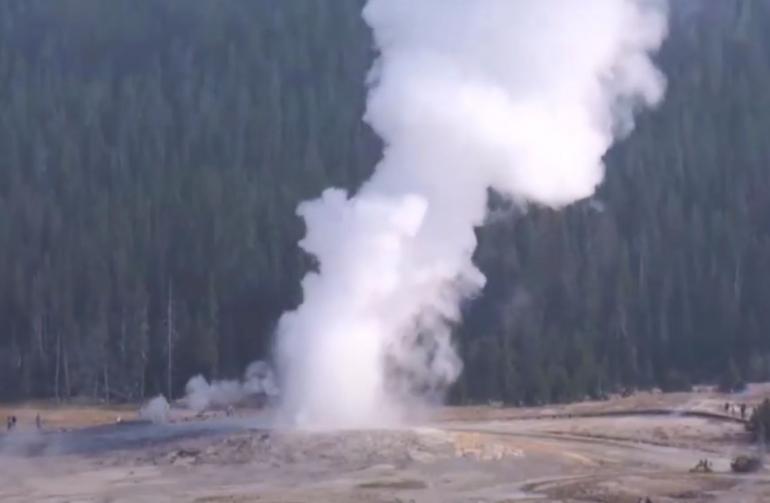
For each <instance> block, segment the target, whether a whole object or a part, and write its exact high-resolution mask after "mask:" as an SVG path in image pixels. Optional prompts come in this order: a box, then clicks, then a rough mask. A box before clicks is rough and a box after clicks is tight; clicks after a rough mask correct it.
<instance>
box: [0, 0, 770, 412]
mask: <svg viewBox="0 0 770 503" xmlns="http://www.w3.org/2000/svg"><path fill="white" fill-rule="evenodd" d="M362 4H363V0H349V1H342V0H220V1H217V2H214V1H210V0H110V1H109V2H107V1H103V0H56V1H50V0H0V399H20V398H27V397H60V398H68V397H74V396H79V395H86V396H94V397H104V398H109V399H114V400H124V399H137V398H140V397H143V396H146V395H150V394H154V393H157V392H168V389H169V387H171V388H172V389H173V390H174V393H175V394H176V393H178V392H180V390H181V388H182V386H183V385H184V382H185V380H186V379H187V378H188V377H190V376H191V375H192V374H194V373H197V372H203V373H204V374H206V375H207V376H210V377H230V376H234V375H237V374H240V372H241V371H242V370H243V368H244V367H245V366H246V364H247V363H248V362H249V361H251V360H253V359H256V358H263V357H266V356H268V354H269V350H270V345H271V341H272V337H273V329H274V326H275V322H276V321H277V319H278V316H279V315H280V314H281V312H282V311H283V310H285V309H286V308H290V307H292V306H295V305H296V304H297V303H298V302H299V301H300V300H301V299H300V289H299V280H300V278H301V277H302V275H303V273H304V271H305V270H306V268H307V267H308V266H309V264H310V261H309V260H308V258H307V257H303V256H302V254H301V253H300V251H299V248H298V247H297V245H296V242H297V240H298V239H299V238H300V237H301V236H302V234H303V225H302V222H301V221H300V220H299V218H297V217H296V215H295V207H296V205H297V203H298V202H300V201H301V200H304V199H307V198H312V197H315V196H317V195H318V194H320V192H321V190H322V189H323V188H325V187H327V186H330V185H335V186H342V187H347V188H350V189H354V188H355V187H357V186H358V184H359V183H360V182H361V181H362V180H364V179H365V178H366V177H367V176H368V175H369V173H370V171H371V169H372V167H373V165H374V163H375V162H376V160H377V159H378V156H379V153H380V145H379V144H378V141H377V139H376V138H374V137H373V135H372V133H371V131H369V130H368V129H367V128H366V127H365V126H364V124H363V123H362V122H361V119H360V117H361V115H362V114H363V110H364V102H365V88H364V82H365V79H366V72H367V70H368V68H369V66H370V65H371V63H372V60H373V57H374V54H373V52H372V50H371V41H370V34H369V31H368V29H367V28H366V26H365V25H364V23H363V21H362V20H361V19H360V9H361V7H362ZM672 4H673V7H672V11H673V12H672V27H671V35H670V37H669V39H668V41H667V43H666V45H665V48H664V50H663V52H662V53H661V55H660V58H659V59H660V64H661V66H662V67H663V69H664V71H665V73H666V74H667V76H668V79H669V90H668V95H667V99H666V102H665V104H664V105H663V106H662V107H661V108H660V109H658V110H657V111H655V112H652V113H645V114H644V115H643V116H642V117H641V118H640V120H639V121H638V127H637V129H636V131H635V132H634V133H633V134H632V135H631V136H630V137H629V138H627V139H626V140H625V141H623V142H622V143H621V144H619V145H618V146H617V148H615V149H614V150H613V151H612V152H611V153H610V154H609V155H608V157H607V162H608V175H607V180H606V183H605V184H604V185H603V186H602V188H601V190H600V191H599V193H598V194H597V195H596V197H595V198H593V199H592V200H590V201H585V202H582V203H579V204H577V205H575V206H573V207H571V208H569V209H568V210H566V211H563V212H554V211H550V210H544V209H539V208H527V209H526V211H524V210H522V209H521V208H513V207H511V206H510V205H508V204H507V203H506V202H505V201H499V200H498V199H497V198H496V197H495V196H494V194H492V197H491V206H492V213H491V215H492V216H491V217H490V220H489V223H488V224H487V225H486V226H485V227H484V228H483V229H479V239H480V247H479V250H478V252H477V256H476V260H477V263H478V264H479V265H480V266H481V268H482V269H483V270H484V272H485V273H486V274H487V275H488V277H489V282H488V284H487V287H486V288H485V290H484V292H483V294H482V295H481V296H480V297H479V298H477V299H475V300H474V301H473V302H470V303H468V304H467V305H466V306H465V308H464V310H465V313H466V316H465V322H464V323H463V325H462V326H460V327H458V328H457V343H458V346H459V348H460V350H461V353H462V355H463V359H464V361H465V364H466V367H465V372H464V373H463V375H462V378H461V381H460V382H459V383H458V385H457V387H456V389H455V390H454V393H453V395H452V396H453V398H454V399H455V400H457V401H478V400H487V399H503V400H506V401H510V402H518V401H525V402H539V401H560V400H569V399H575V398H581V397H583V396H585V395H590V394H597V393H602V392H607V391H610V390H613V389H617V388H619V387H623V386H656V385H657V386H663V387H676V386H680V385H682V384H686V382H687V381H708V380H718V379H719V378H720V377H721V376H722V375H724V374H725V373H726V372H728V371H730V369H731V368H732V373H736V372H737V373H738V374H740V376H741V377H743V378H746V379H768V378H770V333H768V328H769V327H770V144H768V140H770V0H719V1H711V0H702V1H698V0H681V1H679V0H674V1H673V2H672ZM553 141H554V148H558V141H559V139H558V138H554V139H553Z"/></svg>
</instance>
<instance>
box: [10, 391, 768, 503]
mask: <svg viewBox="0 0 770 503" xmlns="http://www.w3.org/2000/svg"><path fill="white" fill-rule="evenodd" d="M716 403H717V402H716V401H714V405H715V406H716ZM604 406H606V405H604ZM454 416H456V417H455V419H452V418H446V419H445V420H443V421H440V422H435V423H433V424H431V425H429V426H427V427H423V428H408V429H401V430H377V431H338V432H298V431H280V430H270V429H266V428H258V427H255V426H254V424H256V423H258V421H257V420H254V419H253V418H248V417H245V418H240V419H239V420H237V421H229V422H228V421H227V420H225V419H210V420H208V421H202V422H200V423H196V422H191V423H180V424H172V425H164V426H156V425H148V424H126V425H112V426H109V427H104V428H102V429H96V430H94V429H93V428H92V429H89V430H82V431H78V432H70V433H68V434H56V435H51V436H46V435H39V434H32V433H28V434H25V433H23V432H19V433H17V434H14V436H15V439H11V438H10V436H8V435H6V436H5V437H0V453H2V454H1V455H0V501H3V502H37V501H41V502H84V503H85V502H97V503H100V502H198V503H204V502H206V503H224V502H229V503H235V502H238V503H242V502H243V503H245V502H296V503H300V502H335V503H336V502H339V503H347V502H372V503H374V502H393V503H395V502H403V503H406V502H415V503H421V502H448V503H451V502H485V503H486V502H489V503H512V502H517V501H565V502H571V501H574V502H578V501H581V502H607V503H615V502H617V503H636V502H637V501H638V500H639V498H640V497H650V498H651V500H652V501H654V502H656V503H660V502H678V503H681V502H700V501H704V502H731V503H733V502H739V503H740V502H761V501H770V472H768V471H767V470H765V469H763V470H761V471H760V472H757V473H754V474H750V475H735V474H732V473H731V472H730V469H729V463H730V460H731V459H732V457H733V456H735V455H737V454H739V453H746V452H750V451H751V450H752V449H753V448H752V447H750V446H749V444H748V443H747V442H746V440H745V438H744V435H743V428H742V425H741V424H740V423H739V422H738V421H734V420H731V419H730V418H719V417H714V418H704V417H689V416H686V415H681V414H654V415H651V414H637V411H635V410H634V408H633V407H630V410H629V411H628V412H627V413H625V414H622V415H616V416H611V417H575V415H573V414H572V413H570V411H565V410H557V411H556V412H554V410H553V409H548V410H545V409H543V410H540V411H537V410H529V411H526V413H524V412H522V411H521V410H510V411H506V410H504V409H495V410H491V409H490V410H489V411H484V410H479V411H478V412H477V413H474V414H473V417H461V418H459V416H462V414H454ZM460 419H462V420H460ZM67 435H69V436H67ZM701 459H709V460H710V461H711V462H712V463H713V466H714V473H712V474H696V473H691V472H690V468H692V467H693V466H694V465H695V464H697V463H698V461H699V460H701Z"/></svg>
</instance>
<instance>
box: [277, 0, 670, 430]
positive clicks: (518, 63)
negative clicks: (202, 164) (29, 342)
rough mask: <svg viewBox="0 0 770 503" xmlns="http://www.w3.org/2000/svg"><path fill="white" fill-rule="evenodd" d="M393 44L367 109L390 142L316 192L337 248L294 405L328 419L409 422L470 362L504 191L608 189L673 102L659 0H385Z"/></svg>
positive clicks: (299, 350) (319, 423)
mask: <svg viewBox="0 0 770 503" xmlns="http://www.w3.org/2000/svg"><path fill="white" fill-rule="evenodd" d="M364 18H365V20H366V22H367V23H368V24H369V25H370V26H371V28H372V30H373V31H374V36H375V40H376V44H377V47H378V48H379V51H380V57H379V59H378V61H377V62H376V63H375V65H374V68H373V69H372V72H371V74H370V79H369V85H370V93H369V101H368V107H367V112H366V117H365V120H366V121H367V122H368V123H369V124H370V125H371V126H372V127H373V128H374V130H375V131H376V132H377V133H378V134H379V135H380V136H381V137H382V139H383V141H384V143H385V146H386V147H385V151H384V154H383V158H382V160H381V161H380V163H379V165H378V166H377V169H376V171H375V174H374V175H373V176H372V177H371V179H370V180H368V181H367V182H366V183H365V184H364V185H363V186H362V187H361V188H360V190H359V191H358V192H357V193H356V194H355V195H353V196H350V195H349V194H347V193H346V192H344V191H342V190H338V189H328V190H326V191H325V192H324V193H323V195H322V196H321V198H320V199H318V200H315V201H311V202H306V203H303V204H301V205H300V207H299V210H298V213H299V215H301V216H302V217H303V218H304V219H305V223H306V225H307V235H306V236H305V238H304V239H303V240H302V241H301V243H300V244H301V246H302V247H303V248H304V249H305V250H306V251H307V252H309V253H311V254H312V255H314V256H315V257H316V258H317V259H318V262H319V264H320V267H319V271H318V272H317V273H315V272H314V273H310V274H308V275H307V276H306V277H305V279H304V281H303V283H302V287H303V291H304V303H303V304H302V305H301V306H300V307H299V308H298V309H297V310H296V311H293V312H290V313H286V314H285V315H284V316H283V318H282V319H281V321H280V324H279V328H278V335H279V338H278V346H277V357H278V361H279V364H280V368H281V377H282V381H283V383H282V388H283V394H284V396H283V399H284V400H285V407H284V409H285V411H286V412H288V413H289V414H291V416H292V417H293V418H294V419H295V420H296V421H297V422H298V423H299V424H300V425H306V426H315V427H366V426H373V425H381V424H383V423H386V422H388V421H394V420H397V419H398V418H399V417H401V414H402V413H403V412H404V411H403V409H404V405H405V404H407V403H411V402H410V400H409V399H410V397H419V396H425V395H426V394H428V395H429V396H437V395H438V394H440V393H441V391H442V390H444V389H445V388H446V387H447V386H448V385H449V384H451V383H452V382H453V381H454V380H455V379H456V378H457V376H458V374H459V372H460V371H461V362H460V361H459V359H458V357H457V356H456V354H455V352H454V350H453V347H452V344H451V340H450V329H451V325H452V324H453V323H455V322H457V321H459V315H460V313H459V304H460V302H461V301H462V300H463V299H465V298H467V297H469V296H471V295H473V294H474V293H476V292H478V291H479V289H480V288H482V286H483V285H484V281H485V279H484V276H483V275H482V274H481V272H480V271H479V270H478V269H477V268H476V267H475V266H474V264H473V262H472V260H471V257H472V255H473V252H474V249H475V248H476V237H475V235H474V228H475V227H477V226H479V225H481V224H482V223H483V222H484V218H485V214H486V210H487V190H488V188H490V187H491V188H494V189H495V190H496V191H498V192H500V193H501V194H504V195H506V196H508V197H510V198H511V199H512V200H514V201H516V202H518V203H526V202H529V203H535V204H541V205H548V206H552V207H561V206H564V205H567V204H569V203H571V202H573V201H576V200H579V199H582V198H585V197H588V196H590V195H591V194H592V193H593V191H594V189H595V188H596V186H597V185H598V184H599V183H600V182H601V180H602V177H603V174H604V166H603V164H602V157H603V155H604V154H605V153H606V151H607V149H608V148H609V147H610V146H611V144H612V143H613V140H614V138H615V137H616V136H618V135H620V134H626V133H628V132H629V131H630V130H631V128H632V127H633V122H632V121H633V113H634V111H635V110H636V109H637V108H639V107H642V106H651V105H655V104H656V103H658V102H659V101H660V100H661V98H662V96H663V91H664V87H665V84H664V79H663V77H662V76H661V74H660V73H659V72H658V71H657V70H656V69H655V68H654V66H653V64H652V62H651V60H650V53H651V52H653V51H655V50H657V49H658V48H659V46H660V44H661V42H662V40H663V39H664V37H665V33H666V27H667V23H666V6H665V5H664V3H663V2H662V1H658V0H580V1H577V0H537V1H533V0H370V1H369V2H368V5H367V6H366V8H365V10H364Z"/></svg>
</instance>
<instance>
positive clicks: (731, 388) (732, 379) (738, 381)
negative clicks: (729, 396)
mask: <svg viewBox="0 0 770 503" xmlns="http://www.w3.org/2000/svg"><path fill="white" fill-rule="evenodd" d="M717 388H718V389H719V391H721V392H722V393H737V392H739V391H743V390H745V389H746V381H744V380H743V377H741V374H740V371H739V370H738V367H737V366H736V365H735V361H733V360H730V364H729V365H728V367H727V370H726V371H725V373H724V374H723V375H722V377H721V378H720V379H719V386H717Z"/></svg>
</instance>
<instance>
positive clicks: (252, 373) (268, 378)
mask: <svg viewBox="0 0 770 503" xmlns="http://www.w3.org/2000/svg"><path fill="white" fill-rule="evenodd" d="M277 395H278V387H277V386H276V383H275V377H274V374H273V370H272V369H271V368H270V366H269V365H268V364H267V363H265V362H261V361H257V362H254V363H252V364H251V365H249V366H248V368H247V369H246V372H245V373H244V376H243V380H242V381H212V382H208V381H207V380H206V378H205V377H203V376H200V375H198V376H195V377H193V378H191V379H190V380H189V381H187V385H186V387H185V397H184V399H183V401H184V403H185V405H186V406H187V407H188V408H190V409H192V410H194V411H197V412H201V411H204V410H207V409H221V408H225V407H227V406H229V405H237V404H238V403H240V402H242V401H244V400H245V399H247V398H248V397H253V396H263V397H268V398H272V397H275V396H277Z"/></svg>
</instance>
